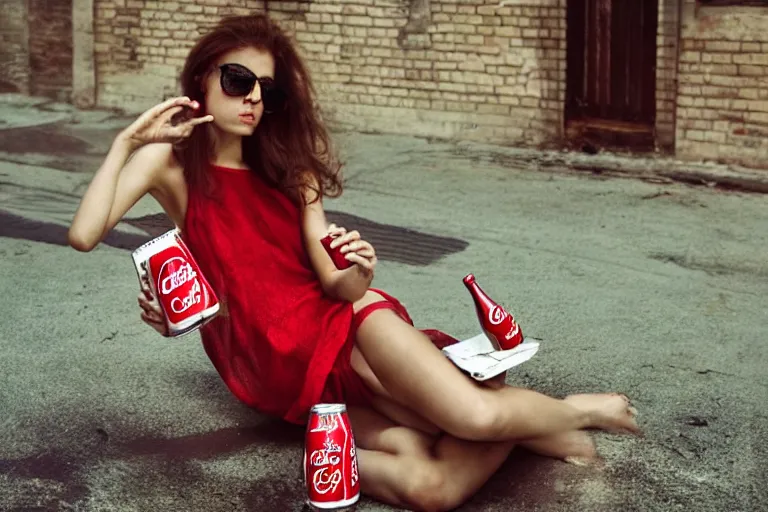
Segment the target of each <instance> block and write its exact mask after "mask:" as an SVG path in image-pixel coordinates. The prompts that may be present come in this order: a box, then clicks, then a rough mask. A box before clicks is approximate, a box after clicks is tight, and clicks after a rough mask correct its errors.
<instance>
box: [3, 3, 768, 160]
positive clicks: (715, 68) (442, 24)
mask: <svg viewBox="0 0 768 512" xmlns="http://www.w3.org/2000/svg"><path fill="white" fill-rule="evenodd" d="M76 1H79V3H81V4H83V5H85V4H86V3H87V2H83V1H82V0H76ZM92 1H93V32H94V33H93V49H94V54H95V70H94V72H93V74H94V75H95V85H96V87H95V96H96V101H97V104H98V105H99V106H104V107H118V108H122V109H125V110H128V111H139V110H143V109H145V108H147V107H149V106H151V105H152V104H155V103H157V102H158V101H161V100H162V99H164V98H166V97H168V96H171V95H174V94H177V93H178V84H177V77H178V74H179V71H180V69H181V66H182V64H183V62H184V58H185V57H186V54H187V52H188V50H189V48H190V46H191V45H192V44H193V42H194V41H195V39H196V38H197V37H199V35H200V34H201V33H203V32H205V31H206V30H208V28H210V26H212V25H213V24H215V23H216V22H217V21H218V20H219V19H220V18H221V17H222V16H224V15H227V14H243V13H249V12H253V11H260V10H263V9H265V8H266V9H268V10H269V12H270V14H271V15H272V16H274V17H275V18H277V19H278V20H280V21H281V23H282V24H283V25H284V26H285V27H286V28H288V29H289V31H291V32H292V33H293V34H294V36H295V37H296V39H297V41H298V43H299V46H300V49H301V52H302V53H303V54H304V56H305V57H306V59H307V61H308V63H309V66H310V68H311V70H312V72H313V76H314V78H315V83H316V85H317V88H318V90H319V93H320V96H321V100H322V104H323V106H324V109H325V111H326V117H327V118H328V119H329V120H330V121H331V122H332V123H333V124H335V125H337V126H340V127H346V128H350V129H355V130H362V131H370V132H390V133H404V134H414V135H422V136H438V137H452V138H460V139H468V140H480V141H486V142H494V143H502V144H514V145H528V146H530V145H538V144H542V143H550V142H557V141H558V140H559V139H560V138H561V137H562V124H563V106H564V101H565V97H564V96H565V73H566V58H565V56H566V40H565V37H566V35H565V33H566V30H565V29H566V27H565V23H566V0H516V1H515V2H503V1H502V2H499V1H497V0H375V1H374V0H344V1H340V0H335V1H332V0H313V1H311V2H308V1H301V2H276V1H270V2H265V1H263V0H201V1H195V0H173V1H166V0H92ZM68 2H71V0H55V2H54V4H55V5H53V8H52V9H49V10H48V11H47V12H44V13H42V14H39V15H38V16H37V17H35V14H34V13H33V14H32V15H31V16H30V22H31V23H33V24H37V25H39V24H41V23H43V22H44V21H45V22H47V23H49V24H51V27H57V30H59V31H61V33H65V32H66V30H67V26H66V25H67V24H66V20H65V19H64V13H65V12H66V5H67V4H68ZM680 2H683V11H682V20H681V23H682V26H681V27H680V24H679V23H678V22H679V21H680V19H679V18H680V16H679V9H678V7H679V3H680ZM42 3H43V2H42V0H31V1H30V2H21V1H18V2H11V3H10V5H11V9H6V10H5V11H4V15H5V16H3V18H2V19H1V20H0V35H2V37H3V41H4V42H7V44H4V45H3V47H2V48H0V59H4V60H3V61H2V62H3V64H4V65H3V66H2V68H0V81H5V82H8V81H14V82H19V83H24V82H25V71H24V66H23V65H20V64H19V63H23V61H24V60H25V59H29V60H30V61H31V63H32V64H34V63H35V62H36V61H35V59H47V60H39V61H37V62H42V63H43V64H44V65H42V66H31V67H32V70H33V72H38V73H44V75H41V76H43V78H44V79H45V80H48V81H49V83H50V84H51V89H55V88H59V89H62V90H65V91H66V90H67V87H71V82H72V75H71V74H69V75H67V70H66V68H67V61H66V56H65V54H66V53H67V52H63V51H61V52H58V53H56V54H54V55H46V54H45V52H44V51H38V50H34V48H33V50H34V51H33V52H32V53H33V54H34V55H32V57H31V58H30V57H28V56H27V55H26V54H25V53H24V51H25V47H24V44H25V41H26V40H28V38H29V35H28V34H27V35H25V34H24V32H23V30H24V29H23V27H22V26H23V25H24V24H23V23H20V20H21V19H23V17H24V16H25V15H26V13H25V12H24V10H23V7H24V5H25V4H29V5H30V6H35V5H37V4H42ZM265 4H266V6H265ZM5 5H9V3H8V2H6V4H5ZM412 8H413V9H416V8H421V9H426V11H423V12H422V11H418V10H414V11H412V10H411V9H412ZM38 11H39V10H38ZM56 13H59V14H56ZM45 16H48V18H46V17H45ZM51 16H58V17H56V18H55V19H54V18H51V19H49V18H50V17H51ZM409 20H410V23H409ZM81 22H82V21H81ZM70 23H71V21H70ZM51 30H52V28H51V29H50V30H48V29H47V30H46V31H44V34H47V35H44V37H41V36H39V35H38V36H37V37H38V39H37V41H38V43H39V41H44V40H45V37H48V38H49V39H50V38H51V37H53V36H52V34H53V32H51ZM70 30H71V25H70ZM678 30H680V31H681V34H678ZM61 33H60V34H59V37H61ZM678 35H681V37H680V38H678ZM64 39H66V38H64ZM64 39H61V41H64ZM70 41H71V38H70ZM32 42H33V44H32V46H35V45H36V44H38V43H35V42H34V41H32ZM657 43H658V50H657V94H656V97H657V101H656V105H657V122H656V134H657V137H658V141H659V145H660V147H662V148H669V149H672V148H674V149H675V151H676V152H677V154H678V155H680V156H690V157H694V158H696V157H701V156H704V157H709V158H719V159H726V160H731V161H734V160H736V161H745V162H746V161H750V162H756V161H761V160H762V159H764V158H765V156H766V154H767V153H768V142H767V141H768V136H767V135H768V108H767V107H766V105H767V103H768V92H766V91H768V87H766V85H768V61H766V55H768V8H758V7H705V8H702V7H697V6H696V2H695V0H659V31H658V37H657ZM11 44H15V45H16V46H13V47H12V46H10V45H11ZM81 46H82V45H81ZM87 46H88V45H84V47H87ZM35 47H36V46H35ZM42 47H43V46H40V48H42ZM6 48H9V49H10V50H6ZM17 48H18V50H17ZM62 48H64V49H67V46H66V45H62ZM86 49H87V48H86ZM58 50H59V49H57V51H58ZM68 52H69V53H70V57H69V59H70V61H69V62H71V52H72V50H71V46H70V47H69V49H68ZM80 60H82V61H83V62H85V60H84V57H82V56H81V58H80ZM52 70H58V73H53V72H52ZM85 76H86V77H87V74H86V75H85ZM57 80H58V81H57ZM64 81H69V85H67V84H64V83H63V82H64ZM87 88H88V87H87V86H84V89H87Z"/></svg>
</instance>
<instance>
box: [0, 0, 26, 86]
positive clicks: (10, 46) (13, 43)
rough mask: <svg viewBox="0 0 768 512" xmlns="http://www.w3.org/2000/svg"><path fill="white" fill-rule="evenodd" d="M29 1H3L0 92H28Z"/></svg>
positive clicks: (0, 31)
mask: <svg viewBox="0 0 768 512" xmlns="http://www.w3.org/2000/svg"><path fill="white" fill-rule="evenodd" d="M27 27H28V25H27V2H26V1H25V0H7V1H5V2H3V7H2V16H0V92H21V93H25V94H26V93H28V92H29V46H28V35H27Z"/></svg>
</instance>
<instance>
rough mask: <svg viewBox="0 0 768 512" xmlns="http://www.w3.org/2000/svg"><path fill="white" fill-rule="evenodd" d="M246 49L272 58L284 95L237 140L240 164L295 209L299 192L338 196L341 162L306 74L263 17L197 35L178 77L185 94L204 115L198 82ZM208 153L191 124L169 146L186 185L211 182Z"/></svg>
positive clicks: (227, 21)
mask: <svg viewBox="0 0 768 512" xmlns="http://www.w3.org/2000/svg"><path fill="white" fill-rule="evenodd" d="M244 47H255V48H258V49H261V50H266V51H268V52H270V53H271V54H272V56H273V58H274V60H275V77H274V78H275V83H276V85H277V86H278V87H280V88H281V90H282V91H283V92H284V93H285V95H286V98H287V99H286V102H285V107H284V109H283V110H280V111H277V112H274V113H270V114H267V113H264V114H263V115H262V117H261V121H260V122H259V125H258V126H257V128H256V131H255V132H254V133H253V135H251V136H248V137H244V138H243V159H244V160H245V162H246V164H248V166H249V167H250V168H251V169H252V170H253V171H255V172H258V173H259V174H261V175H262V176H263V177H264V178H265V179H266V181H267V182H268V183H269V184H270V185H272V186H274V187H276V188H278V189H280V190H281V191H283V192H284V193H285V194H286V195H287V196H288V197H289V198H291V199H292V200H293V201H294V202H295V203H296V204H298V205H303V204H304V202H303V200H302V194H301V189H302V188H303V187H309V188H310V189H312V190H314V192H315V193H316V194H317V197H316V198H319V197H323V196H329V197H338V196H339V195H341V193H342V189H343V186H342V179H341V164H340V163H339V162H338V160H337V158H336V156H335V154H334V153H333V150H332V147H331V142H330V137H329V135H328V131H327V129H326V127H325V125H324V123H323V121H322V119H321V116H320V112H319V109H318V107H317V105H316V103H315V101H314V99H315V89H314V86H313V84H312V80H311V77H310V76H309V73H308V71H307V68H306V66H305V65H304V63H303V62H302V60H301V58H300V57H299V55H298V53H297V52H296V49H295V47H294V45H293V43H292V42H291V40H290V39H289V38H288V36H287V35H286V34H285V32H284V31H283V30H282V29H281V28H280V27H279V26H278V25H277V23H275V22H274V21H273V20H271V19H270V18H269V17H268V16H267V15H265V14H254V15H249V16H232V17H227V18H223V19H222V20H221V21H220V22H219V23H218V25H217V26H216V27H214V29H213V30H212V31H211V32H209V33H208V34H206V35H205V36H203V38H202V39H200V40H199V41H198V42H197V43H196V44H195V46H194V47H193V48H192V50H191V51H190V53H189V55H188V57H187V60H186V63H185V65H184V70H183V71H182V73H181V88H182V91H183V94H184V95H185V96H188V97H189V98H190V99H192V100H196V101H198V102H199V103H200V104H201V105H202V107H203V108H202V109H201V110H202V111H203V112H205V96H204V94H203V89H202V82H203V79H202V77H204V76H205V75H206V73H207V72H208V71H209V70H210V69H211V68H212V66H213V65H214V64H215V63H216V60H217V59H219V58H220V57H221V56H222V55H223V54H225V53H227V52H229V51H232V50H235V49H239V48H244ZM212 149H213V147H212V141H210V140H209V137H208V135H207V130H206V127H205V124H203V125H199V126H197V127H195V129H194V131H193V132H192V134H191V135H190V136H189V137H188V138H187V140H186V141H184V143H182V144H180V145H177V147H176V148H175V154H176V157H177V158H178V160H179V162H180V163H181V165H182V166H183V167H184V174H185V177H186V179H187V182H188V183H189V185H190V186H191V187H205V186H206V185H207V184H209V180H208V179H207V178H208V173H207V170H208V165H209V163H210V162H211V158H212V153H213V151H212ZM316 198H315V199H316Z"/></svg>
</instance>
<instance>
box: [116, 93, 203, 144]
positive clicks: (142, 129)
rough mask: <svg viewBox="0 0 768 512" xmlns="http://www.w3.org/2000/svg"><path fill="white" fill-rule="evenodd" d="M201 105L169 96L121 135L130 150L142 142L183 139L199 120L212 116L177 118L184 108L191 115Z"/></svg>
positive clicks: (173, 141) (172, 141)
mask: <svg viewBox="0 0 768 512" xmlns="http://www.w3.org/2000/svg"><path fill="white" fill-rule="evenodd" d="M199 108H200V104H199V103H198V102H196V101H192V100H190V99H189V98H187V97H186V96H185V97H181V98H171V99H169V100H166V101H164V102H162V103H160V104H158V105H155V106H154V107H152V108H150V109H149V110H147V111H146V112H144V113H143V114H141V115H140V116H139V117H138V119H136V120H135V121H134V122H133V123H132V124H131V125H130V126H128V127H127V128H126V129H125V130H123V131H122V132H121V134H120V137H122V138H123V139H124V140H125V141H126V142H127V143H128V144H130V145H131V147H132V148H133V149H138V148H139V147H141V146H144V145H145V144H151V143H154V142H170V143H172V144H173V143H176V142H179V141H181V140H184V139H186V138H187V137H189V136H190V134H191V133H192V130H193V129H194V127H195V126H197V125H199V124H202V123H210V122H211V121H213V116H211V115H207V116H203V117H189V118H186V116H184V117H182V118H181V120H180V121H179V122H176V119H177V118H178V117H179V116H177V114H180V113H181V112H182V111H184V110H185V109H189V111H190V113H191V115H194V113H195V111H197V110H198V109H199Z"/></svg>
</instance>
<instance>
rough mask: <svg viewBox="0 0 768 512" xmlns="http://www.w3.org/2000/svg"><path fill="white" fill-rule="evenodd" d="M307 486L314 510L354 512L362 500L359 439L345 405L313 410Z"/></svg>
mask: <svg viewBox="0 0 768 512" xmlns="http://www.w3.org/2000/svg"><path fill="white" fill-rule="evenodd" d="M303 466H304V482H305V483H306V486H307V497H308V499H307V503H308V505H309V507H310V508H311V509H313V510H333V511H341V510H354V509H355V507H356V504H357V501H358V500H359V499H360V475H359V473H358V470H357V454H356V453H355V436H354V435H353V434H352V425H351V424H350V422H349V416H348V415H347V406H346V405H344V404H317V405H315V406H314V407H312V409H311V411H310V415H309V423H308V424H307V433H306V439H305V441H304V463H303Z"/></svg>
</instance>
